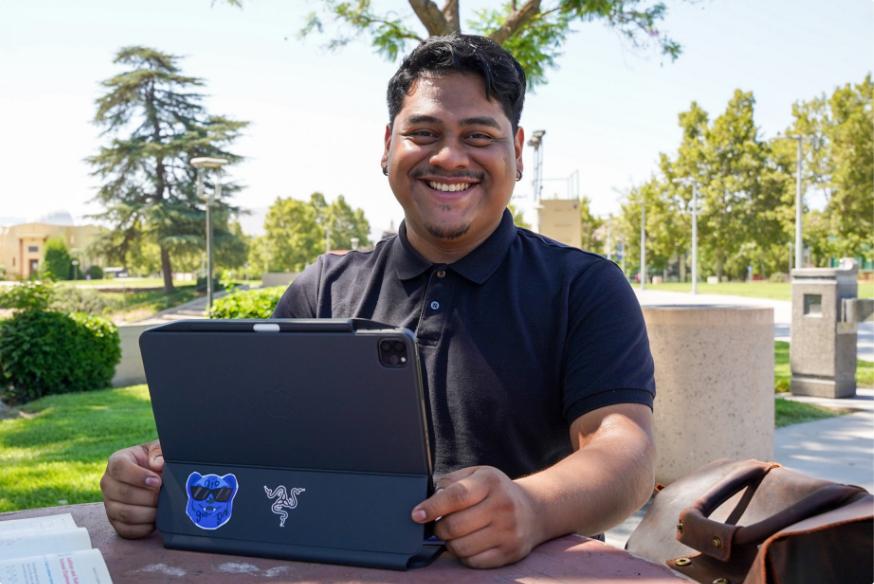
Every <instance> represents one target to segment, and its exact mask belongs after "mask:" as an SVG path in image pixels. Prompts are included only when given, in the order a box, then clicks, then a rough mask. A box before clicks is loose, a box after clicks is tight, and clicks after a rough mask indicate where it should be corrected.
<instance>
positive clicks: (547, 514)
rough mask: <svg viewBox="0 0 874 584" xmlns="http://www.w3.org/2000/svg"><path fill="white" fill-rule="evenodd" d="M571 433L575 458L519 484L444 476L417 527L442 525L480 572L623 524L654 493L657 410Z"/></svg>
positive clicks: (615, 414)
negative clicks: (562, 539)
mask: <svg viewBox="0 0 874 584" xmlns="http://www.w3.org/2000/svg"><path fill="white" fill-rule="evenodd" d="M570 433H571V442H572V444H573V446H574V448H575V452H574V453H573V454H571V455H569V456H567V457H566V458H564V459H563V460H561V461H559V462H558V463H556V464H555V465H553V466H551V467H550V468H548V469H545V470H543V471H541V472H538V473H536V474H533V475H530V476H527V477H523V478H520V479H517V480H515V481H512V480H510V479H509V478H508V477H507V475H505V474H504V473H502V472H501V471H499V470H498V469H495V468H492V467H471V468H466V469H462V470H459V471H456V472H453V473H450V474H448V475H445V476H444V477H441V478H440V479H438V480H437V482H436V487H437V492H436V493H435V494H434V495H432V496H431V497H430V498H429V499H427V500H426V501H424V502H422V503H420V504H419V505H418V506H416V508H415V509H414V510H413V520H414V521H417V522H419V523H425V522H427V521H433V520H435V519H437V518H441V519H439V521H437V526H436V528H435V533H436V534H437V535H438V536H439V537H441V538H442V539H444V540H445V541H446V542H447V547H448V548H449V550H450V551H452V552H453V553H454V554H455V555H457V556H458V557H459V559H461V561H462V562H464V563H465V564H467V565H468V566H471V567H475V568H492V567H497V566H502V565H505V564H509V563H512V562H515V561H518V560H520V559H522V558H524V557H525V556H527V555H528V553H530V551H531V550H532V549H533V548H534V547H535V546H536V545H538V544H540V543H542V542H544V541H547V540H549V539H552V538H555V537H558V536H561V535H565V534H567V533H572V532H575V531H579V532H582V533H588V534H594V533H600V532H601V531H604V530H605V529H607V528H609V527H612V526H613V525H616V524H617V523H619V522H620V521H622V520H623V519H625V517H627V516H628V515H629V514H631V513H632V512H634V511H635V510H637V509H639V508H640V507H641V506H642V505H643V504H644V503H645V502H646V500H647V499H648V498H649V496H650V495H651V494H652V487H653V482H654V459H655V447H654V444H653V439H652V411H651V410H650V409H649V407H647V406H645V405H641V404H618V405H612V406H606V407H603V408H600V409H597V410H594V411H592V412H588V413H586V414H583V415H582V416H580V417H579V418H577V419H576V420H575V421H574V422H573V424H572V425H571V428H570Z"/></svg>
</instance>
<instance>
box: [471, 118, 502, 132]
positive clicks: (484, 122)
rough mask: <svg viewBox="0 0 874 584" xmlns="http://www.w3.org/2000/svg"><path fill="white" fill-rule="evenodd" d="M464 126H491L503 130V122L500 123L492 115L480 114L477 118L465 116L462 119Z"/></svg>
mask: <svg viewBox="0 0 874 584" xmlns="http://www.w3.org/2000/svg"><path fill="white" fill-rule="evenodd" d="M461 125H462V126H489V127H490V128H494V129H496V130H501V129H502V128H501V124H499V123H498V120H496V119H495V118H493V117H490V116H478V117H475V118H465V119H463V120H461Z"/></svg>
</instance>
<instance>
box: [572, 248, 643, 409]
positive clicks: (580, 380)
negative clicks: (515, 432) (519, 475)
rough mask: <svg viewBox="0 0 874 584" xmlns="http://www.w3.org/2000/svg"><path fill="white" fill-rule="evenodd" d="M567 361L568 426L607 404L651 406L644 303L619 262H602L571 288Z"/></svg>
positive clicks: (584, 274) (579, 277)
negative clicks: (642, 304) (641, 306)
mask: <svg viewBox="0 0 874 584" xmlns="http://www.w3.org/2000/svg"><path fill="white" fill-rule="evenodd" d="M569 294H570V297H569V299H568V318H569V322H568V329H567V331H568V332H567V339H566V344H565V363H564V394H563V406H564V415H565V419H566V420H567V421H568V423H572V422H573V421H574V420H575V419H577V418H578V417H579V416H581V415H583V414H585V413H588V412H590V411H593V410H596V409H598V408H602V407H604V406H608V405H616V404H620V403H640V404H644V405H647V406H649V407H650V408H652V407H653V399H654V398H655V379H654V366H653V360H652V354H651V353H650V349H649V339H648V337H647V334H646V324H645V323H644V320H643V313H642V311H641V309H640V303H639V302H638V300H637V297H636V296H635V295H634V291H633V290H632V289H631V285H630V284H629V283H628V281H627V280H626V279H625V275H624V274H623V273H622V271H621V270H620V269H619V267H618V266H616V264H614V263H613V262H610V261H608V260H602V261H599V262H597V263H595V264H594V265H591V266H590V267H589V268H588V269H586V270H585V271H584V272H583V273H582V274H580V276H578V277H577V279H576V280H575V281H574V282H573V283H572V284H571V286H570V291H569Z"/></svg>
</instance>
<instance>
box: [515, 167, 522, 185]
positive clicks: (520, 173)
mask: <svg viewBox="0 0 874 584" xmlns="http://www.w3.org/2000/svg"><path fill="white" fill-rule="evenodd" d="M520 180H522V171H521V170H520V169H518V168H517V169H516V182H519V181H520Z"/></svg>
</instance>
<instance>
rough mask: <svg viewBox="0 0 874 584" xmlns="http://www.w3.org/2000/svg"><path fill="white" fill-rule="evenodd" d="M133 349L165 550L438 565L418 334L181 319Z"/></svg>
mask: <svg viewBox="0 0 874 584" xmlns="http://www.w3.org/2000/svg"><path fill="white" fill-rule="evenodd" d="M140 348H141V352H142V356H143V364H144V366H145V371H146V379H147V382H148V385H149V393H150V395H151V400H152V409H153V412H154V415H155V423H156V426H157V430H158V437H159V439H160V440H161V445H162V449H163V453H164V460H165V468H164V480H163V485H162V488H161V493H160V496H159V502H158V516H157V527H158V531H159V532H160V533H161V535H162V537H163V539H164V544H165V545H166V546H167V547H171V548H182V549H194V550H202V551H211V552H223V553H234V554H242V555H255V556H268V557H281V558H287V559H299V560H308V561H322V562H330V563H340V564H352V565H364V566H374V567H384V568H394V569H406V568H409V567H414V566H417V565H423V564H425V563H427V562H428V561H430V560H431V559H433V557H435V556H436V554H437V553H439V547H438V546H435V545H434V544H432V543H428V542H427V541H426V533H425V530H424V527H423V526H421V525H418V524H416V523H414V522H413V521H412V520H411V518H410V512H411V510H412V508H413V507H414V506H415V505H416V504H417V503H419V502H421V501H422V500H424V499H425V498H427V497H428V496H429V494H430V493H431V492H432V486H431V456H430V448H429V440H428V434H429V432H428V426H427V419H428V418H427V412H426V401H425V398H424V391H423V387H422V376H421V372H420V370H419V367H420V366H419V359H418V351H417V348H416V343H415V337H414V335H413V334H412V333H411V332H410V331H408V330H406V329H401V328H396V327H392V326H388V325H382V324H379V323H376V322H372V321H367V320H361V319H347V320H335V319H306V320H304V319H273V320H191V321H177V322H174V323H170V324H167V325H164V326H160V327H157V328H154V329H150V330H148V331H146V332H144V333H143V334H142V335H141V337H140Z"/></svg>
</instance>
